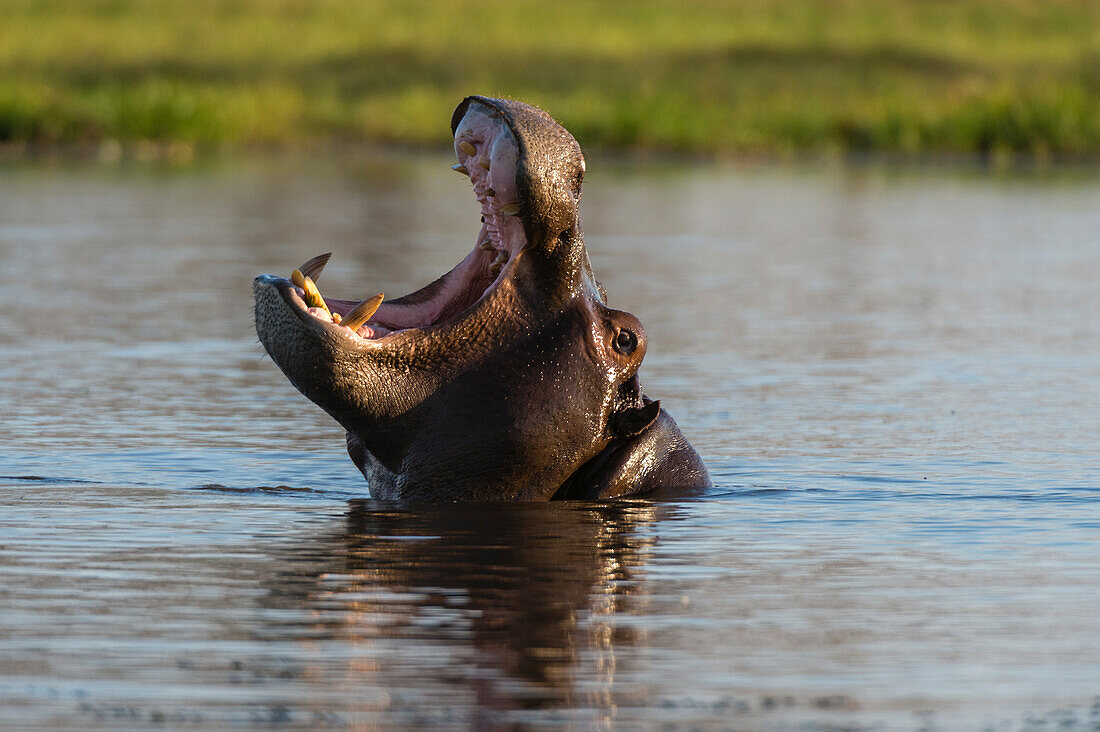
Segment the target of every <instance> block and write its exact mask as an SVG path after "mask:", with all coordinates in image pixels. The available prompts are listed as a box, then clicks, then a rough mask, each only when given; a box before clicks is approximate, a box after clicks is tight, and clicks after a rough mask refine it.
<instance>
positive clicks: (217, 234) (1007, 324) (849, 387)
mask: <svg viewBox="0 0 1100 732" xmlns="http://www.w3.org/2000/svg"><path fill="white" fill-rule="evenodd" d="M447 164H448V162H447V161H446V160H444V159H442V158H440V159H435V158H432V159H421V158H402V157H392V156H384V155H375V156H363V157H361V158H356V159H352V160H348V161H341V162H329V163H316V162H312V163H310V162H305V161H302V160H287V159H283V160H279V161H275V162H261V161H246V162H238V163H233V164H218V165H211V166H203V165H199V166H196V167H191V168H186V169H182V170H180V169H171V168H158V167H156V166H140V165H135V166H127V165H123V166H121V167H109V168H99V167H96V166H90V165H62V164H36V165H28V166H21V167H16V168H9V169H6V170H2V171H0V265H2V267H0V285H2V289H0V291H2V292H3V293H4V307H3V308H2V309H0V349H2V350H0V403H2V408H3V411H4V419H3V420H2V421H0V476H2V477H0V727H12V728H30V727H47V726H59V727H66V728H71V727H96V728H103V727H112V728H118V727H140V728H145V727H150V726H156V725H165V726H169V727H185V726H186V727H224V726H237V727H251V726H279V727H292V726H311V727H327V726H332V727H341V728H343V727H349V726H364V725H366V726H371V725H377V726H381V727H389V726H404V727H410V726H449V727H478V728H494V727H513V726H523V725H532V726H535V727H539V728H559V727H576V728H591V727H594V726H609V727H610V726H625V727H628V728H639V727H640V728H647V727H651V726H657V727H660V726H662V725H666V724H667V725H670V726H672V727H704V728H725V727H731V728H738V729H757V728H764V729H822V728H855V729H863V728H880V729H881V728H890V729H894V728H902V729H906V728H914V729H915V728H928V729H936V728H942V729H974V728H992V729H1021V728H1025V729H1030V728H1034V729H1055V728H1057V729H1098V728H1100V540H1098V536H1100V510H1098V509H1097V503H1096V501H1097V498H1098V490H1100V466H1098V461H1097V455H1098V447H1100V294H1098V293H1100V286H1098V282H1100V182H1098V181H1097V180H1096V179H1095V178H1091V177H1088V176H1083V177H1082V176H1075V175H1072V174H1070V175H1062V174H1058V175H1048V176H1035V175H1033V176H1028V177H1026V178H1021V179H1014V178H1009V179H995V178H991V177H989V176H986V175H984V174H980V173H968V172H966V171H959V170H918V171H913V170H907V171H897V170H889V169H880V168H872V169H837V168H829V167H826V168H818V169H812V170H776V169H774V168H758V169H745V168H725V167H713V166H712V167H686V168H685V167H681V166H671V165H647V166H625V165H620V164H616V163H615V162H613V161H606V160H604V161H599V160H597V161H593V162H592V163H591V164H590V169H591V173H590V175H589V177H588V180H587V187H586V194H585V200H584V205H583V212H584V217H585V229H586V234H587V238H588V242H589V248H590V252H591V255H592V258H593V263H594V266H595V269H596V272H597V275H598V276H599V277H600V279H601V280H602V281H603V282H604V284H605V285H606V286H607V289H608V291H609V293H610V295H611V301H612V303H613V304H614V305H615V306H617V307H621V308H624V309H627V310H630V311H632V312H634V313H635V314H636V315H638V316H639V317H640V318H641V320H642V322H643V323H644V324H645V326H646V329H647V332H648V335H649V342H650V346H649V354H648V355H647V357H646V362H645V365H644V366H643V371H642V375H643V385H644V386H645V388H646V390H647V392H648V393H649V394H650V395H651V396H653V397H657V398H660V399H661V400H662V402H663V404H664V405H666V406H667V407H668V408H669V410H670V411H671V412H672V413H673V414H674V416H675V417H676V419H677V420H678V421H679V423H680V425H681V427H682V428H683V430H684V432H685V433H686V434H687V436H688V437H689V438H690V439H691V440H692V441H693V442H694V444H695V445H696V446H697V447H698V448H699V450H700V452H701V453H702V454H703V456H704V458H705V459H706V461H707V463H708V465H709V466H710V468H711V471H712V474H713V476H714V478H715V480H716V482H717V484H718V487H717V488H716V489H715V490H714V491H713V493H712V494H711V495H709V496H707V497H705V498H703V499H700V500H691V501H681V502H672V503H661V504H656V503H651V502H646V501H631V502H624V503H613V504H555V505H519V506H489V507H487V506H473V507H471V506H460V505H452V506H440V507H438V508H417V509H415V510H409V509H401V508H399V507H397V506H394V505H388V504H384V503H377V502H372V501H370V500H369V498H368V496H367V494H366V486H365V483H364V482H363V480H362V478H361V476H360V475H359V473H358V472H357V471H356V470H355V468H354V467H353V466H352V464H351V462H350V461H349V460H348V459H347V457H346V455H345V454H344V451H343V436H342V433H341V431H340V430H339V429H338V428H337V427H336V425H335V424H334V423H332V422H331V421H330V420H329V418H328V417H327V416H326V415H324V414H323V413H322V412H321V411H320V410H319V409H317V408H316V407H314V406H313V405H312V404H310V403H309V402H308V401H306V400H305V399H304V398H302V397H300V396H299V395H298V394H297V393H296V392H295V391H294V390H293V389H292V388H291V386H290V384H289V382H287V381H286V380H285V378H284V377H283V376H282V375H281V374H280V373H279V372H278V370H277V369H276V368H275V366H274V365H273V364H272V363H271V362H270V361H269V360H268V359H267V358H266V356H264V355H263V353H262V350H261V349H260V348H259V346H258V345H257V342H256V339H255V336H254V334H253V332H252V330H251V321H250V317H251V315H250V307H251V293H250V282H251V278H252V277H253V275H255V274H256V273H259V272H281V273H287V272H289V271H290V269H291V268H292V267H294V266H296V265H297V264H299V263H301V262H302V261H304V260H305V259H307V258H308V257H310V256H312V255H314V254H317V253H320V252H323V251H328V250H332V251H334V252H335V255H334V257H333V261H332V264H331V265H330V266H329V268H328V269H327V270H326V272H325V276H324V280H323V282H322V285H323V288H322V289H323V290H324V291H326V292H329V293H331V294H332V295H334V296H337V297H354V296H357V295H358V296H364V295H368V294H373V293H375V292H378V291H379V290H382V291H385V292H387V293H393V294H398V293H402V292H406V291H409V290H411V289H413V288H414V287H416V286H418V285H421V284H423V283H425V282H427V281H429V280H431V279H432V278H434V277H435V276H437V275H438V274H440V273H441V272H443V271H445V270H446V269H448V268H449V267H450V266H451V265H453V264H454V263H455V262H456V261H458V260H459V259H460V258H461V257H462V256H463V255H464V254H465V253H466V252H467V251H468V250H469V248H470V247H471V245H472V243H473V237H474V235H475V233H476V231H477V228H478V226H479V224H478V222H477V209H476V206H475V204H474V203H473V201H472V197H471V195H470V194H469V191H468V189H467V186H466V185H465V184H464V183H463V179H461V178H460V177H459V176H456V175H454V174H453V173H450V172H449V171H447Z"/></svg>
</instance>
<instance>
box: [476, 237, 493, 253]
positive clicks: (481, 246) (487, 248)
mask: <svg viewBox="0 0 1100 732" xmlns="http://www.w3.org/2000/svg"><path fill="white" fill-rule="evenodd" d="M477 248H478V249H484V250H485V251H487V252H491V251H493V250H494V249H496V247H494V246H493V242H492V241H490V240H489V239H486V240H485V241H483V242H481V243H480V244H478V245H477Z"/></svg>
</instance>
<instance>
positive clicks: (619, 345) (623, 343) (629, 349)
mask: <svg viewBox="0 0 1100 732" xmlns="http://www.w3.org/2000/svg"><path fill="white" fill-rule="evenodd" d="M637 347H638V336H636V335H634V332H633V331H630V330H627V329H626V328H623V329H622V330H620V331H619V333H618V335H616V336H615V343H614V348H615V350H616V351H618V352H619V353H621V354H623V355H624V356H629V355H630V354H632V353H634V349H636V348H637Z"/></svg>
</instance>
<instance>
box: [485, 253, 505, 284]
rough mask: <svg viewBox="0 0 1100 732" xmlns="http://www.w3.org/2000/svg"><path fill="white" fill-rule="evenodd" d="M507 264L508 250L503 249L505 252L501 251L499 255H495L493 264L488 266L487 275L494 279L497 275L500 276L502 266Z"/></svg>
mask: <svg viewBox="0 0 1100 732" xmlns="http://www.w3.org/2000/svg"><path fill="white" fill-rule="evenodd" d="M507 263H508V250H507V249H505V250H502V251H501V252H500V253H499V254H497V258H496V259H494V260H493V263H492V264H490V265H489V274H491V275H492V276H493V277H496V276H497V275H498V274H500V270H501V268H503V267H504V265H505V264H507Z"/></svg>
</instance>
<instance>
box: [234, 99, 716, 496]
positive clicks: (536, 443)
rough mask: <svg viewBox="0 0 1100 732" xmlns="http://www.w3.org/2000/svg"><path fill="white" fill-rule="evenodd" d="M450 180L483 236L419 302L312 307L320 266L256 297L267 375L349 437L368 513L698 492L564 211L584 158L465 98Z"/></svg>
mask: <svg viewBox="0 0 1100 732" xmlns="http://www.w3.org/2000/svg"><path fill="white" fill-rule="evenodd" d="M452 129H453V130H454V132H455V153H456V155H457V156H458V160H459V162H458V163H457V164H456V165H455V166H453V167H454V169H455V170H456V171H458V172H459V173H462V174H465V175H468V176H469V178H470V181H471V183H472V185H473V189H474V194H475V196H476V198H477V200H478V202H479V203H480V206H481V217H482V222H483V226H482V229H481V232H480V233H479V235H478V238H477V242H476V244H475V246H474V248H473V250H472V251H471V252H470V254H468V255H467V256H466V258H465V259H463V260H462V261H461V262H460V263H459V264H458V265H457V266H456V267H455V268H454V269H452V270H451V271H450V272H448V273H447V274H445V275H443V276H442V277H440V278H439V279H438V280H436V281H435V282H433V283H432V284H430V285H428V286H427V287H424V288H423V289H421V290H419V291H417V292H414V293H412V294H409V295H406V296H404V297H401V298H399V299H396V300H392V301H387V302H382V296H381V295H378V296H376V297H374V298H369V299H367V300H364V301H362V302H360V303H356V302H355V301H350V300H337V299H332V298H323V297H322V296H321V294H320V292H319V291H318V290H317V288H316V285H315V284H314V280H315V279H316V278H317V277H318V276H319V275H320V272H321V270H322V268H323V267H324V264H325V262H326V261H327V255H323V256H322V257H318V258H315V259H313V260H310V261H309V262H307V263H306V264H305V265H303V266H302V269H301V271H295V273H294V275H295V276H294V277H293V278H292V280H287V279H285V278H282V277H275V276H272V275H261V276H259V277H257V278H256V280H255V282H254V291H255V295H256V330H257V333H258V334H259V336H260V340H261V342H262V343H263V345H264V347H265V348H266V349H267V352H268V353H269V354H270V355H271V357H272V359H273V360H274V361H275V363H276V364H277V365H278V366H279V368H281V369H282V370H283V372H284V373H285V374H286V375H287V377H288V378H289V379H290V380H291V382H292V383H293V384H294V385H295V386H296V387H297V388H298V389H299V390H300V391H301V392H302V393H303V394H305V395H306V396H307V397H308V398H309V399H311V400H312V401H314V402H316V403H317V404H318V405H319V406H321V407H322V408H323V409H324V410H325V411H327V412H328V413H329V414H330V415H332V417H334V418H335V419H336V420H337V421H338V422H339V423H340V424H341V425H343V426H344V428H345V429H346V430H347V432H348V452H349V454H350V455H351V456H352V459H353V460H354V461H355V463H356V465H358V466H359V468H360V470H361V471H362V472H363V474H364V475H365V476H366V477H367V479H368V481H369V484H370V490H371V494H372V495H373V496H374V497H375V498H392V499H404V500H421V499H423V500H517V499H536V500H537V499H543V500H545V499H549V498H582V497H584V498H597V497H613V496H620V495H630V494H637V493H642V492H648V491H654V490H658V489H680V488H699V487H704V486H708V485H709V484H710V481H709V477H708V476H707V473H706V469H705V468H704V467H703V465H702V463H701V461H700V460H699V458H698V455H696V453H695V451H694V450H692V449H691V446H690V445H688V443H687V442H686V441H685V440H684V439H683V437H682V436H681V435H680V432H679V430H678V429H677V428H676V425H675V422H673V421H672V418H671V417H669V416H668V414H667V413H666V412H664V410H662V409H661V408H660V405H659V404H658V403H657V402H651V401H650V400H648V399H647V398H646V397H644V395H642V393H641V391H640V387H639V383H638V378H637V375H636V372H637V369H638V366H639V365H640V364H641V361H642V358H643V357H644V355H645V350H646V340H645V332H644V330H643V329H642V327H641V323H639V322H638V321H637V319H636V318H634V316H632V315H630V314H629V313H625V312H621V311H616V310H611V309H609V308H608V307H607V306H606V304H605V297H604V294H603V289H602V288H601V287H600V285H599V284H598V283H597V282H596V281H595V278H594V277H593V275H592V270H591V267H590V265H589V262H588V255H587V252H586V251H585V247H584V240H583V237H582V234H581V228H580V219H579V216H578V204H579V198H580V184H581V179H582V177H583V173H584V159H583V157H582V156H581V154H580V149H579V147H578V146H577V144H576V141H575V140H573V138H572V137H571V136H570V135H569V134H568V133H567V132H565V130H564V129H562V128H561V127H560V126H559V125H558V124H557V123H556V122H554V120H553V119H552V118H550V117H549V115H546V114H545V113H544V112H542V111H541V110H537V109H535V108H533V107H528V106H527V105H523V104H520V103H518V102H504V101H500V100H493V99H485V98H482V97H470V98H468V99H466V100H465V101H464V102H463V103H462V104H461V105H460V106H459V108H458V109H457V110H456V112H455V115H454V118H453V120H452Z"/></svg>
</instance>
